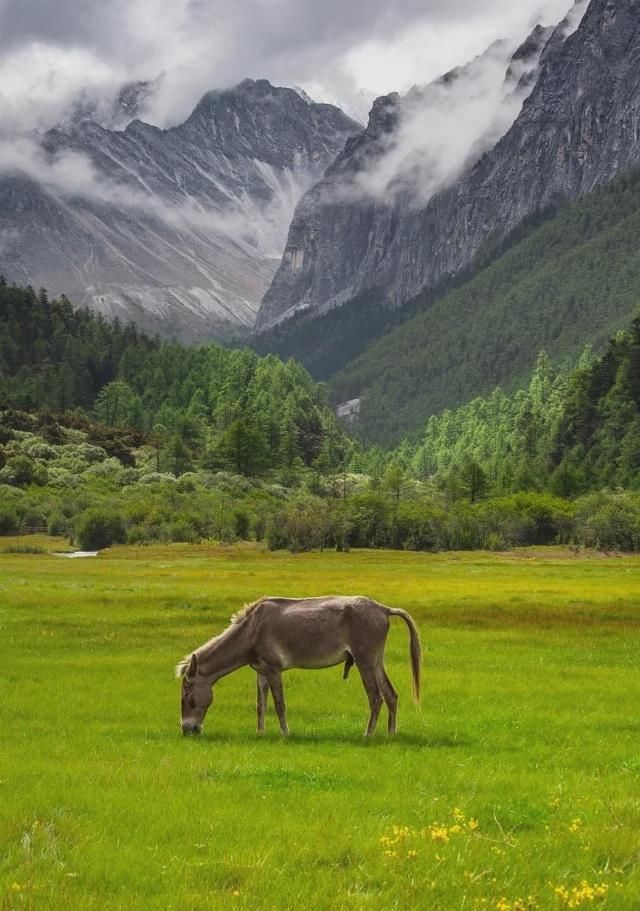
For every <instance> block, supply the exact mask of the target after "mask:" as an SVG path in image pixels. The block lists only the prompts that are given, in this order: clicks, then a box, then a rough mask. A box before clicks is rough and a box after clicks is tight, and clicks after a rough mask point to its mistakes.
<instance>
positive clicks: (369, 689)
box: [356, 661, 382, 737]
mask: <svg viewBox="0 0 640 911" xmlns="http://www.w3.org/2000/svg"><path fill="white" fill-rule="evenodd" d="M356 664H357V665H358V670H359V671H360V676H361V677H362V684H363V686H364V688H365V690H366V693H367V697H368V699H369V710H370V714H369V724H368V725H367V730H366V731H365V732H364V736H365V737H371V736H372V734H373V732H374V731H375V729H376V724H377V723H378V715H379V714H380V709H381V708H382V693H381V692H380V687H379V685H378V681H377V679H376V672H375V668H374V667H373V666H372V665H370V664H365V665H363V664H360V663H359V662H358V661H356Z"/></svg>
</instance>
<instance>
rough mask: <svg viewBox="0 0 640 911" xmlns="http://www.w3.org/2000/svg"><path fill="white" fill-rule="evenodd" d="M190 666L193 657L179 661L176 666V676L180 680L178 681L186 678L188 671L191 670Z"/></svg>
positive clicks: (187, 656)
mask: <svg viewBox="0 0 640 911" xmlns="http://www.w3.org/2000/svg"><path fill="white" fill-rule="evenodd" d="M190 664H191V655H185V656H184V658H182V659H181V660H180V661H178V663H177V664H176V667H175V674H176V677H177V678H178V680H181V679H182V678H183V677H185V676H186V674H187V670H188V669H189V665H190Z"/></svg>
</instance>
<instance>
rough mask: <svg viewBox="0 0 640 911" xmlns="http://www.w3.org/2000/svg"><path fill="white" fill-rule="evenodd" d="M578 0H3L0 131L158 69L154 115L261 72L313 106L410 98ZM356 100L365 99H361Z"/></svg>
mask: <svg viewBox="0 0 640 911" xmlns="http://www.w3.org/2000/svg"><path fill="white" fill-rule="evenodd" d="M571 5H572V0H518V2H517V3H514V2H513V0H484V2H482V0H480V2H479V0H0V36H2V43H1V46H0V129H3V128H4V130H7V129H14V128H24V129H28V128H30V127H32V126H34V125H41V126H47V125H49V124H50V123H53V122H55V120H56V119H57V117H58V116H59V114H60V113H61V112H62V111H63V110H64V108H65V107H66V106H67V105H68V103H69V101H70V99H71V98H72V97H74V96H75V95H76V94H77V92H78V91H79V90H80V89H82V88H87V89H89V90H90V91H92V92H93V91H96V92H102V91H110V90H113V89H114V88H115V86H117V85H119V84H121V83H122V82H125V81H128V80H131V79H145V78H147V79H148V78H154V77H155V76H157V75H158V74H159V73H160V72H164V74H165V75H164V81H163V83H162V90H161V92H160V94H159V97H158V99H157V102H156V105H155V108H154V110H153V111H152V116H151V117H150V119H152V120H153V121H154V122H156V123H158V124H159V125H163V126H164V125H168V124H170V123H175V122H178V121H179V120H182V119H183V118H184V117H185V116H187V115H188V113H189V112H190V110H191V109H192V108H193V106H194V104H195V103H196V102H197V100H198V98H199V97H200V96H201V95H202V94H203V93H204V92H205V91H206V90H208V89H211V88H216V87H222V86H226V85H231V84H233V83H235V82H238V81H239V80H240V79H242V78H244V77H246V76H250V77H253V78H258V77H266V78H268V79H271V80H272V81H273V82H276V83H278V84H281V85H294V84H297V85H302V86H304V87H305V88H306V89H307V90H308V91H309V92H310V93H311V94H312V95H314V97H317V98H319V100H332V101H335V102H337V103H343V104H346V105H348V104H351V103H355V104H358V92H359V90H361V89H365V90H368V91H370V92H372V93H374V94H376V95H377V94H383V93H386V92H389V91H394V90H399V91H402V90H404V89H406V88H408V87H409V86H410V85H412V84H414V83H425V82H428V81H429V80H430V79H432V78H433V77H434V76H435V75H437V74H439V73H441V72H443V71H445V70H447V69H450V68H451V67H453V66H455V65H457V64H461V63H464V62H466V61H467V60H468V59H470V58H471V57H473V56H474V55H475V54H477V53H480V52H481V51H483V50H484V49H485V48H486V47H487V45H488V44H489V43H490V42H491V41H492V40H494V39H495V38H498V37H509V36H516V35H517V36H520V35H524V34H525V33H526V32H527V30H528V29H529V28H530V27H531V25H532V24H534V22H535V21H537V20H538V18H542V20H543V21H545V22H551V21H558V20H559V19H561V18H562V16H563V15H564V13H565V12H566V11H567V9H568V8H569V7H570V6H571ZM360 105H362V101H360Z"/></svg>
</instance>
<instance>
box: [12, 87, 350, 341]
mask: <svg viewBox="0 0 640 911" xmlns="http://www.w3.org/2000/svg"><path fill="white" fill-rule="evenodd" d="M360 130H361V126H360V125H359V124H357V123H355V121H351V120H350V119H349V118H348V117H347V116H346V115H345V114H343V113H342V112H341V111H340V110H339V109H337V108H334V107H332V106H330V105H318V104H315V103H309V102H308V101H305V100H303V99H302V98H301V97H300V95H299V94H298V93H296V92H295V91H294V90H293V89H287V88H281V87H276V86H272V85H271V84H270V83H269V82H268V81H267V80H244V81H243V82H242V83H240V84H239V85H238V86H235V87H234V88H232V89H226V90H224V89H223V90H219V91H216V92H210V93H206V94H205V95H204V96H203V98H202V99H201V100H200V102H199V103H198V104H197V105H196V107H195V108H194V111H193V112H192V114H191V115H190V117H189V118H187V120H186V121H184V123H182V124H180V125H179V126H177V127H172V128H170V129H168V130H161V129H160V128H158V127H154V126H152V125H150V124H146V123H144V122H143V121H141V120H136V119H134V120H132V121H130V122H129V123H128V124H127V126H126V127H125V129H124V130H110V129H108V128H105V127H103V126H100V125H99V124H96V123H93V122H91V121H82V122H81V123H76V122H73V123H71V124H70V125H69V127H68V128H66V129H61V128H57V129H54V130H50V131H49V132H48V133H46V134H45V135H44V136H43V137H42V138H41V139H40V142H39V145H38V147H37V149H35V150H34V151H33V152H32V153H31V159H30V160H27V162H26V164H27V165H28V167H26V170H25V167H23V166H22V162H20V161H18V162H17V163H16V165H15V166H14V168H13V170H12V171H11V172H10V173H5V175H4V176H3V177H2V178H0V263H1V264H2V267H3V270H4V271H5V272H6V273H7V274H8V275H9V277H10V278H11V279H12V280H15V281H17V282H22V283H31V284H33V285H35V286H36V287H38V286H40V285H44V286H47V287H49V288H50V289H51V291H52V293H55V294H57V293H60V292H64V293H66V294H67V295H68V296H69V297H72V298H73V299H74V300H76V301H77V302H78V304H81V305H89V306H91V307H93V308H95V309H98V310H100V311H101V312H103V313H105V314H107V315H109V316H119V317H120V318H122V319H124V320H129V319H135V321H136V322H137V323H138V324H139V325H140V326H141V327H143V328H145V329H147V330H151V331H160V332H161V333H162V334H164V335H177V336H179V337H182V338H184V339H187V340H189V339H192V340H193V339H195V338H199V337H207V336H209V335H212V334H215V332H216V331H218V332H219V331H220V330H221V328H222V327H224V326H225V325H227V326H229V325H231V326H245V327H247V328H248V327H250V326H251V325H252V324H253V321H254V318H255V312H256V310H257V307H258V304H259V301H260V298H261V296H262V292H263V291H264V289H265V288H266V286H267V284H268V282H269V280H270V277H271V275H272V273H273V271H274V270H275V266H276V264H277V260H276V257H278V256H279V254H280V251H281V248H282V245H283V242H284V235H285V233H286V228H287V226H288V222H289V220H290V213H291V212H292V211H293V207H294V205H295V202H296V200H297V198H298V197H299V195H300V194H301V193H302V192H303V191H304V189H305V188H306V187H307V186H309V185H311V184H312V183H313V182H314V181H315V180H317V179H318V178H319V177H320V176H321V175H322V173H323V172H324V170H325V168H326V166H327V165H328V164H329V163H330V162H331V161H332V160H333V159H334V158H335V156H336V155H337V153H338V152H339V151H340V150H341V148H342V146H343V145H344V142H345V140H346V139H347V138H348V136H350V135H352V134H354V133H356V132H358V131H360ZM76 172H77V173H76ZM65 181H68V183H69V185H70V188H69V187H67V186H66V185H65ZM82 181H84V182H82Z"/></svg>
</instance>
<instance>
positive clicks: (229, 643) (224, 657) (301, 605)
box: [176, 596, 421, 737]
mask: <svg viewBox="0 0 640 911" xmlns="http://www.w3.org/2000/svg"><path fill="white" fill-rule="evenodd" d="M389 617H402V619H403V620H404V622H405V623H406V624H407V626H408V627H409V637H410V654H411V671H412V690H413V698H414V700H415V702H416V703H418V702H419V700H420V668H421V649H420V637H419V636H418V630H417V628H416V625H415V623H414V621H413V619H412V618H411V616H410V615H409V614H408V613H407V612H406V611H403V610H395V609H394V608H391V607H385V605H384V604H379V603H378V602H377V601H372V600H371V599H370V598H363V597H361V596H357V597H337V596H330V597H324V598H301V599H296V598H260V600H259V601H255V602H254V603H253V604H250V605H248V606H247V607H245V608H244V609H243V610H241V611H239V613H237V614H235V615H234V616H233V617H232V619H231V625H230V626H229V627H228V628H227V629H226V630H225V631H224V632H223V633H221V634H220V635H219V636H216V637H215V638H214V639H210V640H209V642H206V643H205V644H204V645H201V646H200V647H199V648H197V649H196V650H195V652H193V654H192V655H188V656H187V657H186V658H184V659H183V660H182V661H181V662H180V663H179V664H178V665H177V667H176V676H177V677H180V678H182V705H181V719H180V724H181V726H182V730H183V732H184V733H185V734H199V733H200V730H201V728H202V721H203V719H204V716H205V715H206V713H207V710H208V708H209V706H210V705H211V703H212V701H213V692H212V688H213V684H214V683H215V682H216V681H217V680H220V678H221V677H225V676H226V675H227V674H230V673H231V672H232V671H235V670H237V669H238V668H240V667H244V666H245V665H249V666H250V667H252V668H253V669H254V670H255V671H257V673H258V699H257V711H258V733H259V734H262V733H264V718H265V712H266V707H267V696H268V693H269V690H271V694H272V696H273V701H274V704H275V708H276V712H277V714H278V720H279V722H280V730H281V731H282V733H283V734H285V735H286V734H288V733H289V727H288V725H287V717H286V712H285V704H284V693H283V689H282V671H286V670H288V669H289V668H325V667H334V666H335V665H336V664H342V662H345V669H344V677H345V679H346V677H347V675H348V673H349V670H350V668H351V666H352V665H353V664H355V665H356V667H357V668H358V671H359V672H360V676H361V677H362V683H363V684H364V688H365V691H366V693H367V697H368V699H369V708H370V716H369V723H368V725H367V730H366V732H365V736H367V737H370V736H371V735H372V734H373V732H374V730H375V727H376V723H377V721H378V715H379V714H380V709H381V707H382V701H383V700H384V701H385V702H386V704H387V708H388V711H389V733H391V734H393V733H395V731H396V715H397V705H398V694H397V693H396V691H395V690H394V688H393V685H392V683H391V681H390V680H389V677H388V676H387V672H386V671H385V668H384V663H383V659H384V647H385V642H386V639H387V633H388V632H389Z"/></svg>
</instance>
